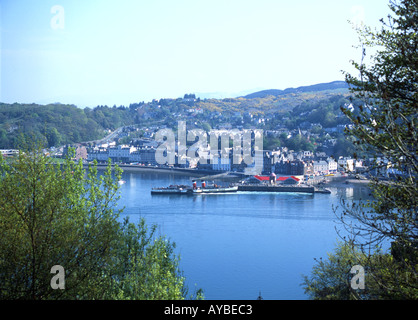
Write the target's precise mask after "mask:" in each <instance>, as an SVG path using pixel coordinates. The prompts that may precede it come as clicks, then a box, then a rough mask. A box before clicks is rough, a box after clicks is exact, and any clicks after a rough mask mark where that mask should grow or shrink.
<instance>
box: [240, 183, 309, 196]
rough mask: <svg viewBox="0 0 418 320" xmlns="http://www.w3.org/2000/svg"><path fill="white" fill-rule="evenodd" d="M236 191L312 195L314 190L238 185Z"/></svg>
mask: <svg viewBox="0 0 418 320" xmlns="http://www.w3.org/2000/svg"><path fill="white" fill-rule="evenodd" d="M238 191H259V192H299V193H311V194H314V193H315V188H314V187H301V186H270V185H238Z"/></svg>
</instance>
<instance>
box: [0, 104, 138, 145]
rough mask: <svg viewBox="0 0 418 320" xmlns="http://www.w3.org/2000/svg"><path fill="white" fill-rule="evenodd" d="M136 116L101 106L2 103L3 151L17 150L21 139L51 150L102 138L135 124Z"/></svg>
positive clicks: (0, 106)
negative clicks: (25, 138) (55, 147)
mask: <svg viewBox="0 0 418 320" xmlns="http://www.w3.org/2000/svg"><path fill="white" fill-rule="evenodd" d="M133 116H135V112H131V113H129V112H127V111H126V110H125V108H109V107H106V106H98V107H96V108H94V109H90V108H85V109H81V108H77V107H76V106H74V105H65V104H59V103H58V104H49V105H37V104H18V103H14V104H4V103H0V149H6V148H18V146H19V143H20V142H21V139H22V137H24V136H26V137H27V138H30V139H34V140H37V141H42V142H44V143H45V144H46V145H48V146H49V147H51V146H59V145H64V144H71V143H77V142H82V141H90V140H96V139H99V138H102V137H103V136H104V135H105V134H106V133H107V130H108V129H110V130H112V129H115V128H117V127H120V126H123V125H128V124H133V123H134V117H133Z"/></svg>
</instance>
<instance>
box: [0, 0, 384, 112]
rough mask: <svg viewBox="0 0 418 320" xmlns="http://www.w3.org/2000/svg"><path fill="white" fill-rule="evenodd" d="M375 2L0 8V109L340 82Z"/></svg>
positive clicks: (277, 0) (273, 0) (18, 1)
mask: <svg viewBox="0 0 418 320" xmlns="http://www.w3.org/2000/svg"><path fill="white" fill-rule="evenodd" d="M387 3H388V2H386V1H382V0H367V1H366V0H357V1H348V0H338V1H337V0H333V1H331V0H316V1H313V0H309V1H308V0H299V1H282V0H257V1H247V0H221V1H219V0H211V1H206V0H205V1H201V0H176V1H173V0H170V1H169V0H147V1H144V0H132V1H129V0H118V1H113V0H100V1H95V0H85V1H81V0H72V1H70V0H53V1H50V0H0V17H1V20H0V28H1V29H0V30H1V32H0V37H1V38H0V41H1V43H0V49H1V62H0V63H1V64H0V68H1V69H0V70H1V72H0V76H1V84H0V88H1V91H0V101H1V102H6V103H13V102H20V103H41V104H47V103H52V102H61V103H71V104H75V105H77V106H79V107H86V106H89V107H94V106H96V105H105V104H106V105H109V106H113V105H114V104H116V105H117V106H119V105H126V106H127V105H129V103H132V102H139V101H150V100H152V99H160V98H177V97H182V96H183V95H184V94H185V93H196V94H197V95H199V96H202V97H204V96H205V95H203V93H218V96H219V97H224V96H228V95H230V96H234V95H238V94H240V93H243V92H252V91H257V90H260V89H285V88H288V87H297V86H303V85H311V84H316V83H321V82H330V81H334V80H343V75H342V73H341V70H347V71H351V70H352V69H351V65H350V62H349V61H350V59H356V60H359V59H360V56H361V52H360V51H359V50H356V49H354V48H353V45H355V44H357V35H356V33H355V31H354V30H353V29H352V26H351V25H350V24H349V23H348V22H347V20H354V21H365V23H366V24H367V25H370V26H377V27H379V26H380V23H379V22H378V20H379V19H380V18H383V17H386V16H387V14H388V13H389V12H390V10H389V9H388V6H387Z"/></svg>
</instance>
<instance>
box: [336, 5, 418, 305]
mask: <svg viewBox="0 0 418 320" xmlns="http://www.w3.org/2000/svg"><path fill="white" fill-rule="evenodd" d="M389 7H390V8H391V10H392V11H393V14H394V15H393V16H389V17H388V20H387V22H385V21H384V20H383V19H382V20H381V22H382V24H383V26H382V29H381V30H380V31H372V30H371V29H370V28H367V27H364V28H363V29H361V30H359V34H360V39H361V41H362V46H363V59H362V62H361V63H356V62H353V65H354V67H355V68H356V69H357V70H358V71H359V78H357V77H355V76H352V75H350V74H348V73H346V81H347V82H348V83H349V84H350V88H351V91H352V92H353V93H354V94H355V95H356V97H357V98H360V99H361V100H362V101H363V104H362V105H360V106H359V108H358V110H350V109H348V108H342V111H343V112H344V114H345V115H347V116H348V118H349V119H350V121H351V122H352V124H353V128H352V129H350V130H347V133H348V134H350V135H352V136H353V137H355V139H356V141H355V143H356V145H357V147H358V150H359V152H362V153H364V154H366V155H368V157H370V158H371V163H370V168H371V170H370V173H371V174H374V177H373V179H372V183H371V185H370V188H371V190H372V194H373V196H374V200H373V201H370V202H361V203H360V204H356V203H352V204H348V203H343V208H344V210H343V213H342V215H341V217H340V218H341V220H342V221H343V222H344V223H345V225H346V226H347V231H348V232H349V234H350V241H352V242H353V243H356V244H357V245H358V246H359V247H362V248H367V247H369V248H370V247H371V246H374V245H380V244H382V243H391V252H390V253H391V256H392V259H393V261H394V263H391V264H388V265H386V266H385V267H383V268H384V269H385V272H383V271H382V270H380V272H376V271H374V273H375V275H376V277H378V276H379V277H380V280H379V281H378V283H379V284H380V287H381V291H380V293H381V296H386V297H387V295H386V294H387V290H388V286H390V287H391V290H390V292H391V295H390V297H396V298H407V299H416V298H417V297H418V281H417V279H418V278H417V262H418V228H417V223H418V220H417V201H418V192H417V174H418V170H417V169H418V166H417V160H418V159H417V145H418V141H417V137H418V133H417V126H416V119H417V109H418V92H417V91H418V90H417V89H418V19H417V16H418V2H417V1H416V0H402V1H398V2H391V3H390V6H389ZM366 48H372V49H376V53H375V54H374V55H373V56H372V57H371V59H370V61H371V65H370V66H368V65H367V64H366V63H365V62H364V58H365V56H366ZM377 172H380V174H381V173H383V174H384V175H385V179H382V176H381V175H380V176H379V175H377V174H376V173H377ZM352 219H354V220H352ZM364 250H366V249H364ZM375 269H376V268H375ZM376 270H377V269H376ZM383 274H386V277H384V276H383ZM383 280H384V281H383Z"/></svg>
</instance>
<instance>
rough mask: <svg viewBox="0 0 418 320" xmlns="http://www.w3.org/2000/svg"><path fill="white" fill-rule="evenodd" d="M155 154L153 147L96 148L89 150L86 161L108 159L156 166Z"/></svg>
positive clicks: (104, 160) (103, 160)
mask: <svg viewBox="0 0 418 320" xmlns="http://www.w3.org/2000/svg"><path fill="white" fill-rule="evenodd" d="M155 152H156V149H155V148H153V147H141V148H136V147H133V146H126V145H119V146H115V147H110V148H105V147H96V148H92V149H91V150H89V152H88V156H87V161H93V160H97V161H98V162H106V161H108V159H109V158H110V159H111V160H112V162H122V163H131V162H140V163H143V164H149V165H156V164H157V161H156V159H155Z"/></svg>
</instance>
